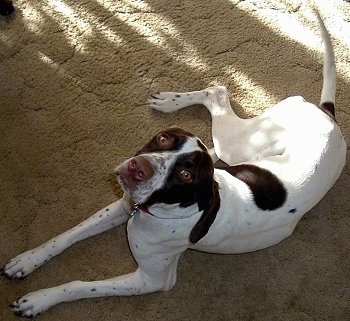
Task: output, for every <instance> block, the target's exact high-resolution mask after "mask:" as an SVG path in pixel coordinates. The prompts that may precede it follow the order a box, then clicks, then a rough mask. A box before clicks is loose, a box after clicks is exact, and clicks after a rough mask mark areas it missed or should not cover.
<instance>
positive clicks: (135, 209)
mask: <svg viewBox="0 0 350 321" xmlns="http://www.w3.org/2000/svg"><path fill="white" fill-rule="evenodd" d="M139 212H140V207H139V204H138V203H135V204H134V205H133V206H131V214H130V217H133V216H134V215H135V214H136V213H139Z"/></svg>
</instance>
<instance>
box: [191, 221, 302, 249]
mask: <svg viewBox="0 0 350 321" xmlns="http://www.w3.org/2000/svg"><path fill="white" fill-rule="evenodd" d="M296 223H297V222H295V223H291V224H286V225H282V226H278V227H275V228H273V229H271V230H265V231H259V232H256V233H247V234H241V235H237V234H234V235H231V236H230V237H227V238H225V239H223V240H221V241H220V242H218V243H217V242H213V243H212V242H211V241H210V240H209V239H207V240H203V242H200V243H199V244H196V245H194V246H192V247H191V249H194V250H197V251H201V252H208V253H218V254H239V253H248V252H253V251H257V250H261V249H265V248H267V247H270V246H272V245H275V244H277V243H279V242H281V241H282V240H283V239H285V238H286V237H288V236H290V235H291V234H292V233H293V230H294V227H295V225H296Z"/></svg>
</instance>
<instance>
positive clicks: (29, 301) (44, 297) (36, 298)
mask: <svg viewBox="0 0 350 321" xmlns="http://www.w3.org/2000/svg"><path fill="white" fill-rule="evenodd" d="M54 304H55V303H54V302H53V300H52V298H51V295H50V293H49V289H47V290H46V289H45V290H39V291H36V292H32V293H29V294H27V295H25V296H23V297H21V298H19V299H17V300H16V301H14V302H13V303H12V304H11V305H10V308H11V310H12V312H13V313H14V314H16V315H18V316H20V317H27V318H34V317H35V316H37V315H38V314H40V313H42V312H44V311H46V310H47V309H49V308H50V307H51V306H53V305H54Z"/></svg>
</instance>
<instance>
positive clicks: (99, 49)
mask: <svg viewBox="0 0 350 321" xmlns="http://www.w3.org/2000/svg"><path fill="white" fill-rule="evenodd" d="M316 2H318V3H319V5H320V6H321V12H322V13H323V14H324V15H325V17H326V24H327V26H329V28H330V30H331V34H332V37H333V39H334V44H335V53H336V56H337V65H338V69H339V77H338V92H337V117H338V122H339V124H340V126H341V127H342V129H343V132H344V136H345V138H346V140H347V141H348V142H350V122H349V120H350V117H349V112H350V109H349V101H350V90H349V83H350V63H349V61H350V54H349V46H350V40H349V39H350V3H349V2H346V1H341V0H328V1H324V0H320V1H316ZM15 5H16V8H17V10H16V13H15V15H13V16H10V17H8V18H3V17H0V107H1V113H0V215H1V216H0V238H1V240H0V241H1V243H0V244H1V246H0V265H3V264H4V263H5V262H6V261H7V260H8V259H10V258H11V257H13V256H15V255H16V254H18V253H20V252H22V251H24V250H26V249H29V248H31V247H35V246H37V245H39V244H40V243H42V242H44V241H46V240H47V239H49V238H51V237H52V236H54V235H55V234H58V233H60V232H63V231H64V230H66V229H68V228H70V227H72V226H73V225H75V224H77V223H78V222H80V221H81V220H83V219H85V218H87V217H88V216H89V215H91V214H93V213H94V211H96V210H98V209H99V208H101V207H103V206H105V205H107V204H108V203H109V202H112V201H114V200H115V198H116V196H115V194H114V192H113V190H112V189H111V188H110V186H109V184H108V182H107V178H108V176H109V174H110V173H111V171H112V170H113V168H114V167H115V166H116V165H117V164H118V163H120V162H121V161H122V160H124V159H125V158H127V157H129V156H131V155H133V153H134V151H135V150H137V148H138V147H140V145H141V144H143V143H144V142H146V141H147V140H148V139H149V137H150V136H151V135H152V134H154V133H155V132H156V131H158V130H160V129H162V128H165V127H167V126H170V125H177V126H182V127H183V128H185V129H187V130H190V131H192V132H193V133H195V134H197V135H199V136H200V137H201V138H202V139H203V140H204V141H205V142H206V143H207V144H208V145H211V140H210V118H209V114H208V112H207V111H206V110H205V109H204V108H201V107H199V106H197V107H193V108H189V109H187V110H183V111H180V112H178V113H175V114H172V115H162V114H160V113H158V112H154V111H152V110H150V109H148V108H147V106H146V104H145V101H146V99H147V97H148V96H149V95H150V94H151V93H152V92H154V91H159V90H176V91H181V90H182V91H188V90H198V89H201V88H204V87H206V86H208V85H212V84H223V85H226V86H227V87H228V88H229V91H230V93H231V99H232V105H233V108H234V109H235V111H236V112H237V113H238V114H239V115H241V116H251V115H254V114H258V113H260V112H261V111H262V110H263V109H265V108H267V107H268V106H269V105H271V104H273V103H275V102H277V101H279V100H281V99H282V98H285V97H286V96H288V95H292V94H297V93H300V94H302V95H303V96H304V97H305V98H307V99H309V100H311V101H313V102H316V103H317V102H318V100H319V93H320V90H321V80H322V77H321V70H322V69H321V68H322V58H321V51H320V49H322V47H321V43H320V38H319V34H318V33H317V25H316V22H315V21H314V20H312V15H311V14H310V13H309V12H308V11H307V2H306V1H298V0H285V1H277V0H269V1H253V0H251V1H248V0H247V1H238V0H232V1H229V0H216V1H213V0H201V1H196V0H187V1H171V0H169V1H166V0H146V1H144V2H142V1H138V0H121V1H113V0H104V1H103V0H45V1H44V0H42V1H29V0H28V1H24V0H18V1H15ZM308 43H309V44H308ZM313 125H314V124H313V123H312V119H310V126H313ZM233 139H234V138H233ZM349 187H350V167H349V162H347V165H346V167H345V169H344V172H343V173H342V175H341V177H340V179H339V180H338V182H337V183H336V184H335V186H334V187H333V188H332V190H331V191H330V192H329V193H328V194H327V196H326V197H325V198H324V199H323V200H322V201H321V202H320V204H319V205H318V206H317V207H315V208H314V209H313V210H312V211H311V212H310V213H309V214H308V215H306V217H305V218H304V219H302V220H301V222H300V223H299V225H298V226H297V228H296V231H295V233H294V234H293V235H292V236H291V237H290V238H288V239H287V240H285V241H284V242H282V243H280V244H279V245H277V246H274V247H272V248H269V249H267V250H264V251H260V252H256V253H251V254H245V255H232V256H220V255H209V254H202V253H196V252H193V251H192V252H187V253H185V254H184V255H183V257H182V260H181V262H180V266H179V273H178V283H177V285H176V286H175V288H174V289H173V290H172V291H170V292H168V293H156V294H151V295H146V296H142V297H131V298H104V299H92V300H82V301H78V302H75V303H69V304H62V305H59V306H57V307H54V308H52V309H50V310H49V311H47V312H46V313H44V314H43V315H41V316H40V317H38V320H40V321H56V320H57V321H61V320H70V321H76V320H85V321H90V320H91V321H101V320H103V321H112V320H123V321H127V320H132V321H135V320H143V321H146V320H152V321H154V320H179V321H180V320H181V321H183V320H213V321H217V320H235V321H240V320H245V321H248V320H257V321H258V320H259V321H265V320H266V321H271V320H273V321H274V320H283V321H288V320H291V321H292V320H293V321H296V320H298V321H304V320H305V321H306V320H307V321H309V320H332V321H333V320H337V321H345V320H349V315H350V308H349V307H350V289H349V287H350V284H349V282H350V269H349V266H350V255H349V247H350V237H349V235H350V215H349V210H350V193H349ZM117 194H118V196H120V195H121V192H120V190H119V191H118V192H117ZM134 268H135V263H134V261H133V259H132V257H131V254H130V253H129V249H128V245H127V242H126V238H125V228H124V227H120V228H117V229H115V230H113V231H110V232H107V233H105V234H103V235H100V236H96V237H94V238H92V239H90V240H87V241H85V242H82V243H80V244H77V245H75V246H73V247H72V248H71V249H69V250H67V251H66V252H65V253H63V254H62V255H60V256H59V257H57V258H55V259H53V260H51V261H50V262H49V263H47V264H46V265H45V266H43V267H42V268H40V269H39V270H37V271H35V272H34V273H33V274H32V275H30V276H29V277H28V278H27V279H25V280H23V281H10V280H7V279H5V278H3V277H1V278H0V320H3V321H8V320H15V317H14V316H13V315H12V313H11V312H10V310H9V308H8V304H9V303H11V302H12V300H14V299H16V298H17V297H19V296H21V295H23V294H26V293H27V292H30V291H33V290H36V289H40V288H44V287H50V286H54V285H57V284H60V283H63V282H69V281H71V280H75V279H81V280H94V279H104V278H110V277H113V276H115V275H119V274H122V273H126V272H130V271H132V270H133V269H134Z"/></svg>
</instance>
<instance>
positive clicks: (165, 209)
mask: <svg viewBox="0 0 350 321" xmlns="http://www.w3.org/2000/svg"><path fill="white" fill-rule="evenodd" d="M131 211H132V212H131V216H133V215H135V214H136V213H138V212H142V213H143V214H146V215H150V216H152V217H155V218H158V219H172V220H173V219H177V218H185V217H190V216H193V215H195V214H198V213H200V212H199V211H198V204H197V203H194V204H192V205H191V206H188V207H180V206H179V204H178V203H176V204H165V203H156V204H153V205H150V206H147V205H143V204H138V203H135V204H134V205H133V206H132V207H131Z"/></svg>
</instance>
